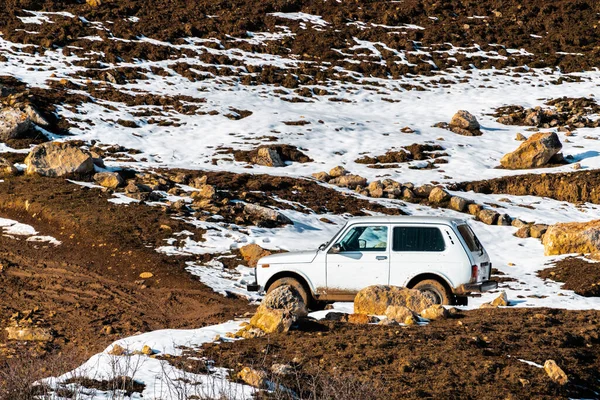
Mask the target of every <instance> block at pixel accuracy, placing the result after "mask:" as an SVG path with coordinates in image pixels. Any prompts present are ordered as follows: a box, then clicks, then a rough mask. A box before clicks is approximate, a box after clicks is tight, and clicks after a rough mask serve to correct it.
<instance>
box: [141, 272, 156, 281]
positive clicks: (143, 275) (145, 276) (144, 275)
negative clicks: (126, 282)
mask: <svg viewBox="0 0 600 400" xmlns="http://www.w3.org/2000/svg"><path fill="white" fill-rule="evenodd" d="M153 276H154V274H153V273H152V272H142V273H141V274H140V278H142V279H150V278H152V277H153Z"/></svg>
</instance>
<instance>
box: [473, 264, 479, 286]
mask: <svg viewBox="0 0 600 400" xmlns="http://www.w3.org/2000/svg"><path fill="white" fill-rule="evenodd" d="M477 275H479V267H478V266H477V265H473V266H471V283H475V282H477Z"/></svg>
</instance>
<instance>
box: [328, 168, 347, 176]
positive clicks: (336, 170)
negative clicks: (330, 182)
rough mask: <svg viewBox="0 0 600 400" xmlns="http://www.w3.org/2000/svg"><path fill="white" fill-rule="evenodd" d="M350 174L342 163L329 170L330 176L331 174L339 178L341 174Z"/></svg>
mask: <svg viewBox="0 0 600 400" xmlns="http://www.w3.org/2000/svg"><path fill="white" fill-rule="evenodd" d="M348 174H349V172H348V171H346V168H344V167H342V166H341V165H338V166H337V167H334V168H332V169H331V171H329V176H331V177H332V178H339V177H340V176H344V175H348Z"/></svg>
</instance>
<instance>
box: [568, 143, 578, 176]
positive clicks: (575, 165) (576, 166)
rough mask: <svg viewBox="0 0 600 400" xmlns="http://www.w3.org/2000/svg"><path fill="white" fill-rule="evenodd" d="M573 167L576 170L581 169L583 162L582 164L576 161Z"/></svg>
mask: <svg viewBox="0 0 600 400" xmlns="http://www.w3.org/2000/svg"><path fill="white" fill-rule="evenodd" d="M565 142H566V140H565ZM573 169H574V170H578V169H581V164H580V163H575V164H573Z"/></svg>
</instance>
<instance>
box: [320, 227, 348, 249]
mask: <svg viewBox="0 0 600 400" xmlns="http://www.w3.org/2000/svg"><path fill="white" fill-rule="evenodd" d="M346 226H348V222H346V223H345V224H344V226H342V229H340V230H339V231H338V232H337V233H336V234H335V235H333V237H332V238H331V239H329V240H328V241H326V242H325V243H323V244H322V245H320V246H319V249H325V248H327V247H328V246H329V245H330V244H331V242H332V241H333V239H335V238H336V237H338V235H339V234H340V233H341V232H343V231H344V229H346Z"/></svg>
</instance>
